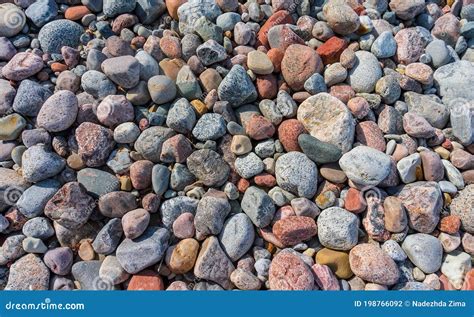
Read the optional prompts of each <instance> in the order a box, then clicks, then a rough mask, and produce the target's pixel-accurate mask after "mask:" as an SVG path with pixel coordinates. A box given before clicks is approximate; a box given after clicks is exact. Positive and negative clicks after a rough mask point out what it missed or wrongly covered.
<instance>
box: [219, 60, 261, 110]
mask: <svg viewBox="0 0 474 317" xmlns="http://www.w3.org/2000/svg"><path fill="white" fill-rule="evenodd" d="M217 92H218V95H219V99H220V100H221V101H228V102H229V103H230V104H231V105H232V106H234V107H237V106H240V105H242V104H245V103H250V102H253V101H255V100H256V99H257V91H256V89H255V87H254V85H253V84H252V81H251V80H250V77H249V76H248V75H247V73H246V71H245V69H244V68H243V67H242V66H240V65H234V66H233V67H232V68H231V70H230V71H229V73H228V74H227V75H226V76H225V77H224V79H223V80H222V82H221V83H220V85H219V88H218V90H217Z"/></svg>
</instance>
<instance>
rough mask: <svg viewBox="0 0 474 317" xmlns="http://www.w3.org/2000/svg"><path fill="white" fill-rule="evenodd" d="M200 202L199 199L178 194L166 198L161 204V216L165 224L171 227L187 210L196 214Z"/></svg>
mask: <svg viewBox="0 0 474 317" xmlns="http://www.w3.org/2000/svg"><path fill="white" fill-rule="evenodd" d="M198 202H199V201H198V200H196V199H193V198H190V197H187V196H178V197H175V198H171V199H168V200H165V201H164V202H163V203H162V204H161V206H160V216H161V221H162V223H163V225H164V226H165V227H166V228H171V226H172V225H173V222H174V221H175V220H176V219H177V218H178V217H179V216H180V215H181V214H184V213H185V212H190V213H192V214H195V213H196V207H197V204H198Z"/></svg>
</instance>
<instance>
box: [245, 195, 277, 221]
mask: <svg viewBox="0 0 474 317" xmlns="http://www.w3.org/2000/svg"><path fill="white" fill-rule="evenodd" d="M241 206H242V210H243V211H244V212H245V214H246V215H247V216H249V218H250V220H252V222H253V224H254V225H255V226H257V227H258V228H264V227H266V226H268V225H269V224H270V222H271V221H272V219H273V216H274V215H275V205H274V203H273V200H272V199H271V198H270V196H268V194H267V193H266V192H265V191H263V190H261V189H260V188H258V187H255V186H250V187H249V188H247V190H246V191H245V194H244V197H243V198H242V203H241Z"/></svg>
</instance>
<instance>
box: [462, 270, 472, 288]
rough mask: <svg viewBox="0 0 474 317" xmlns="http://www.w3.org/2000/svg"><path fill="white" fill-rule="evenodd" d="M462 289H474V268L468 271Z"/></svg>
mask: <svg viewBox="0 0 474 317" xmlns="http://www.w3.org/2000/svg"><path fill="white" fill-rule="evenodd" d="M461 290H463V291H473V290H474V269H472V270H470V271H469V272H467V274H466V276H465V277H464V284H463V285H462V288H461Z"/></svg>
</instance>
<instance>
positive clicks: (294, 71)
mask: <svg viewBox="0 0 474 317" xmlns="http://www.w3.org/2000/svg"><path fill="white" fill-rule="evenodd" d="M322 68H323V65H322V61H321V58H320V57H319V55H318V54H317V53H316V52H315V51H314V50H311V49H310V48H309V47H307V46H304V45H301V44H293V45H290V46H289V47H288V48H287V49H286V51H285V55H284V56H283V60H282V61H281V72H282V75H283V78H284V79H285V81H286V83H287V84H288V85H289V86H290V87H291V88H292V89H294V90H296V91H298V90H301V89H302V88H303V86H304V83H305V81H306V80H307V79H308V78H309V77H311V75H312V74H314V73H321V72H322Z"/></svg>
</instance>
